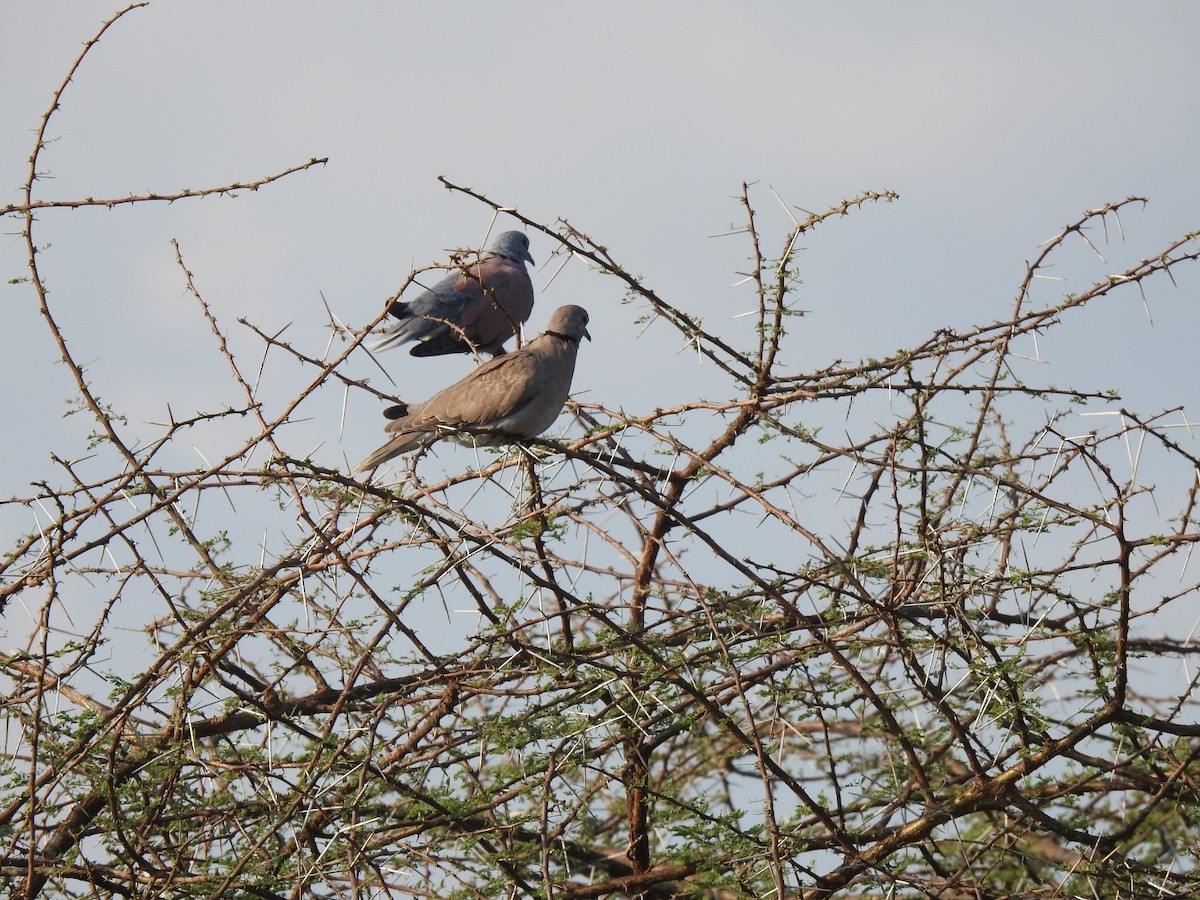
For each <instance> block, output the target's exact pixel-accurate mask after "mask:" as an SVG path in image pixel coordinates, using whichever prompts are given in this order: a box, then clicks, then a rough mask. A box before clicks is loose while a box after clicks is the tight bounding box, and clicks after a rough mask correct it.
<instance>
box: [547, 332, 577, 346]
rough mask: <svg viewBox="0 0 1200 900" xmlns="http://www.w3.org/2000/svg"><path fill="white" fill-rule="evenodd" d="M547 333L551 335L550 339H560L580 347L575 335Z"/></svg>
mask: <svg viewBox="0 0 1200 900" xmlns="http://www.w3.org/2000/svg"><path fill="white" fill-rule="evenodd" d="M545 333H546V334H548V335H550V337H556V338H558V339H559V340H560V341H566V342H567V343H568V344H574V345H575V346H576V347H578V346H579V338H577V337H575V335H573V334H563V333H562V332H561V331H547V332H545Z"/></svg>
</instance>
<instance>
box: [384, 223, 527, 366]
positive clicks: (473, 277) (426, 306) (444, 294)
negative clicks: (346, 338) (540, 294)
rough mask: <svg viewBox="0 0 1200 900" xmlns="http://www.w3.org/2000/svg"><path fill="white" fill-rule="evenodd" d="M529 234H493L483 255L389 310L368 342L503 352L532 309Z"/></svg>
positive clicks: (419, 351)
mask: <svg viewBox="0 0 1200 900" xmlns="http://www.w3.org/2000/svg"><path fill="white" fill-rule="evenodd" d="M526 261H529V262H533V257H532V256H530V255H529V238H528V237H526V236H525V235H524V234H522V233H521V232H519V231H506V232H504V233H503V234H500V235H497V237H496V239H495V240H494V241H492V245H491V246H490V247H488V249H487V252H486V253H485V254H484V255H483V259H481V260H480V261H479V262H477V263H475V265H473V266H471V267H470V268H463V269H461V270H459V271H456V272H451V273H450V274H449V275H447V276H446V277H445V278H443V279H442V280H441V281H439V282H438V283H437V284H435V285H434V286H433V287H431V288H429V289H428V290H426V291H424V292H422V293H421V294H419V295H418V296H417V297H415V298H413V299H412V300H410V301H409V302H407V303H404V302H401V301H399V300H397V301H396V302H394V303H393V304H392V305H391V307H390V308H389V309H388V312H390V313H391V314H392V315H393V316H395V317H396V318H397V319H399V320H400V321H399V322H396V323H394V324H393V325H392V326H391V327H390V328H388V329H387V330H386V331H385V332H384V334H383V336H382V337H380V338H378V339H377V340H375V341H374V342H373V343H372V344H371V345H370V347H371V349H372V350H389V349H391V348H392V347H398V346H400V345H401V344H406V343H408V342H409V341H420V342H421V343H419V344H417V345H416V346H415V347H413V348H412V350H411V351H409V352H410V353H411V354H412V355H413V356H442V355H443V354H447V353H470V352H471V351H472V350H474V351H476V352H480V353H490V354H491V355H492V356H499V355H500V354H502V353H504V346H503V344H504V342H505V341H507V340H508V339H509V338H510V337H512V336H513V335H514V334H516V332H517V329H518V328H520V327H521V323H522V322H524V321H525V320H526V319H528V318H529V313H530V311H531V310H532V309H533V282H531V281H530V280H529V270H528V269H526V268H525V262H526Z"/></svg>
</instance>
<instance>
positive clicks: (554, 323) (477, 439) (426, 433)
mask: <svg viewBox="0 0 1200 900" xmlns="http://www.w3.org/2000/svg"><path fill="white" fill-rule="evenodd" d="M587 324H588V314H587V311H586V310H585V309H583V307H580V306H560V307H559V308H558V309H556V310H555V311H554V315H552V316H551V317H550V322H549V323H548V324H547V325H546V330H545V331H543V332H542V333H541V334H540V335H538V336H537V337H536V338H534V339H533V340H532V341H530V342H529V343H528V344H526V345H525V346H524V347H522V348H521V349H520V350H514V351H513V352H512V353H506V354H504V355H503V356H500V357H497V358H496V359H493V360H491V361H490V362H487V363H484V364H483V365H482V366H480V367H479V368H477V369H475V371H473V372H472V373H471V374H470V375H468V376H467V377H466V378H463V379H462V380H461V381H458V382H456V383H455V384H452V385H450V387H448V388H446V389H445V390H442V391H439V392H438V393H436V394H434V395H433V396H432V397H430V398H429V399H428V400H426V401H425V402H424V403H414V404H412V405H408V404H400V405H399V406H394V407H392V408H390V409H388V410H387V411H386V412H385V413H384V415H386V416H387V417H388V418H390V419H394V420H395V421H393V422H389V423H388V425H387V426H386V427H385V428H384V431H386V432H387V433H388V434H391V435H393V437H392V439H391V440H390V441H388V442H387V443H386V444H384V445H383V446H382V447H380V448H379V449H378V450H376V451H375V452H374V453H372V454H371V455H370V456H368V457H367V458H366V459H364V460H363V461H362V462H360V463H359V464H358V465H357V466H355V467H354V474H355V475H357V474H359V473H360V472H368V471H370V470H371V469H374V468H375V467H376V466H378V465H379V464H380V463H383V462H386V461H387V460H389V459H391V458H392V457H393V456H399V455H400V454H401V453H406V452H408V451H409V450H415V449H416V448H417V447H421V446H424V445H425V444H429V443H432V442H433V441H436V440H438V439H439V438H443V437H449V438H452V439H454V440H456V441H458V442H459V443H463V444H478V445H485V446H492V445H495V444H503V443H506V442H508V441H513V440H520V439H522V438H530V437H535V436H536V435H539V434H541V433H542V432H543V431H545V430H546V429H547V428H549V427H550V426H551V425H553V424H554V420H555V419H557V418H558V414H559V413H560V412H562V408H563V404H564V403H566V402H567V395H568V394H570V392H571V378H572V376H574V374H575V356H576V354H577V353H578V352H579V341H580V339H581V338H585V337H586V338H587V339H588V340H591V339H592V336H591V335H590V334H588V330H587Z"/></svg>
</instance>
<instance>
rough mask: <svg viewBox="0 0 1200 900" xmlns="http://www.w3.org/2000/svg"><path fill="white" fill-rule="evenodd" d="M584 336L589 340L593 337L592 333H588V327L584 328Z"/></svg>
mask: <svg viewBox="0 0 1200 900" xmlns="http://www.w3.org/2000/svg"><path fill="white" fill-rule="evenodd" d="M583 336H584V337H585V338H587V339H588V340H589V341H590V340H591V339H592V336H591V335H590V334H588V330H587V329H586V328H585V329H583Z"/></svg>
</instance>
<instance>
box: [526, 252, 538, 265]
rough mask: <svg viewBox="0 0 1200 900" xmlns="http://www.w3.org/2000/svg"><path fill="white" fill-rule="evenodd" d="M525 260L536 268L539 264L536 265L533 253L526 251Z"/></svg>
mask: <svg viewBox="0 0 1200 900" xmlns="http://www.w3.org/2000/svg"><path fill="white" fill-rule="evenodd" d="M525 258H526V259H527V260H529V264H530V265H531V266H536V265H537V263H535V262H534V261H533V254H532V253H530V252H529V251H528V250H526V251H525Z"/></svg>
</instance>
